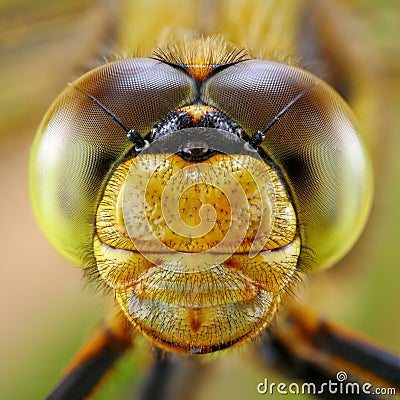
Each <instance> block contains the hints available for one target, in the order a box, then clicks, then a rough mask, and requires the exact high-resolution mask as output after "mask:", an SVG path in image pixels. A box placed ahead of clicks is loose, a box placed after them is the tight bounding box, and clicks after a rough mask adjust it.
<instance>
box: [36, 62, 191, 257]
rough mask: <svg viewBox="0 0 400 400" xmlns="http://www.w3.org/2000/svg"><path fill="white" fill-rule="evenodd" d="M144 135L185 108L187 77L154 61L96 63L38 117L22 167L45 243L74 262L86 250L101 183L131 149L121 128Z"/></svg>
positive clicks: (187, 94)
mask: <svg viewBox="0 0 400 400" xmlns="http://www.w3.org/2000/svg"><path fill="white" fill-rule="evenodd" d="M86 93H87V94H89V95H91V96H93V97H95V98H96V99H97V100H98V101H100V102H101V103H102V104H103V105H104V106H105V107H107V109H108V110H110V111H111V112H112V113H114V114H115V115H116V116H117V117H118V118H119V119H121V120H122V121H123V122H124V123H125V124H126V125H127V126H128V127H129V128H133V129H135V130H137V131H138V132H139V133H144V132H146V133H147V132H148V131H149V129H150V128H151V127H152V126H153V125H154V124H156V123H157V122H158V121H159V120H160V119H162V118H164V117H165V116H166V115H167V114H168V113H169V112H170V111H171V110H173V109H175V108H177V107H179V106H181V105H182V104H184V103H187V102H190V100H191V98H192V96H193V83H192V79H191V78H190V77H188V76H187V75H186V74H185V73H183V72H181V71H179V70H177V69H174V68H172V67H170V66H168V65H167V64H165V63H161V62H160V61H156V60H152V59H148V58H136V59H127V60H121V61H116V62H112V63H109V64H106V65H103V66H101V67H99V68H97V69H95V70H92V71H90V72H88V73H87V74H85V75H83V76H82V77H81V78H80V79H78V80H76V81H75V82H73V83H72V84H71V85H70V86H69V87H68V88H67V89H66V90H64V92H63V93H61V95H60V96H59V97H58V98H57V99H56V101H55V102H54V103H53V105H52V106H51V107H50V109H49V111H48V113H47V115H46V116H45V118H44V120H43V122H42V124H41V126H40V127H39V131H38V134H37V136H36V140H35V143H34V147H33V150H32V156H31V164H30V186H31V197H32V201H33V206H34V210H35V213H36V215H37V218H38V220H39V222H40V224H41V226H42V229H43V231H44V232H45V233H46V235H47V237H48V239H49V240H50V242H51V243H52V244H53V245H54V246H55V247H56V248H57V249H58V250H59V251H60V252H61V253H62V254H63V255H64V256H66V257H67V258H69V259H71V260H72V261H73V262H75V263H78V264H79V263H81V262H82V260H81V259H80V257H81V253H82V250H83V249H82V247H83V244H87V245H90V240H91V237H92V232H93V221H94V213H95V210H96V208H97V204H98V198H99V192H100V190H101V188H102V187H103V185H104V180H105V179H106V177H107V176H108V174H109V173H110V170H111V169H112V168H113V166H114V165H115V163H116V162H117V161H118V160H119V159H120V158H121V157H122V156H123V155H124V154H125V153H126V151H127V150H128V149H129V148H130V147H131V146H132V143H131V142H129V140H128V139H127V135H126V132H125V131H124V129H123V128H122V127H121V126H120V125H119V124H118V123H117V122H116V121H115V120H113V119H112V118H111V117H110V115H109V114H107V113H106V112H105V111H104V110H103V109H102V108H100V107H99V106H98V104H96V103H95V102H94V101H93V100H92V99H91V98H90V97H89V96H88V95H87V94H86Z"/></svg>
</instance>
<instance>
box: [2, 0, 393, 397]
mask: <svg viewBox="0 0 400 400" xmlns="http://www.w3.org/2000/svg"><path fill="white" fill-rule="evenodd" d="M132 3H135V1H132ZM136 3H138V2H136ZM178 3H179V2H177V4H178ZM247 3H249V4H250V7H256V2H253V1H251V0H248V2H247ZM320 3H323V7H327V8H328V9H329V7H331V6H332V7H334V9H335V10H336V7H338V10H339V14H337V15H339V16H345V18H343V19H342V18H338V19H337V20H336V21H335V23H336V24H337V26H336V28H335V29H336V30H337V31H338V32H340V34H341V35H342V36H341V37H342V43H341V46H342V47H341V46H339V47H338V48H336V49H335V51H336V53H335V54H336V55H337V53H339V56H340V54H341V56H342V57H346V59H347V60H348V66H347V67H346V68H349V74H350V75H353V76H354V77H359V78H360V77H361V78H363V79H366V80H369V82H367V83H366V82H365V81H363V82H360V85H365V88H363V90H362V91H361V93H362V96H361V97H360V98H357V97H355V98H354V99H353V100H354V102H355V104H353V105H354V107H355V109H356V112H357V114H358V115H359V117H360V120H361V124H362V125H363V126H364V127H365V131H366V132H367V134H368V138H367V139H368V143H369V144H370V147H371V151H372V155H373V160H374V168H375V171H376V195H375V203H374V207H373V210H372V215H371V219H370V222H369V224H368V226H367V229H366V231H365V233H364V235H363V236H362V238H361V239H360V241H359V242H358V243H357V245H356V246H355V248H354V250H353V251H352V253H351V254H350V255H349V256H347V257H346V259H345V260H343V262H341V263H340V264H339V265H338V266H336V267H335V268H333V269H331V270H329V271H325V272H323V273H321V274H317V275H315V276H313V277H311V278H310V280H309V282H308V283H307V284H305V285H304V288H301V289H300V293H299V298H301V299H302V301H303V302H304V303H305V304H309V305H310V307H311V308H312V309H314V310H316V311H317V312H318V313H319V314H320V315H323V316H324V317H326V318H328V319H332V320H334V321H336V322H340V323H343V324H345V325H347V326H349V327H352V328H355V329H357V330H359V331H361V332H363V333H364V334H365V335H367V336H369V337H371V338H372V339H374V340H375V341H377V342H379V343H381V344H382V345H383V346H384V347H386V348H387V349H389V350H391V351H394V352H397V353H399V354H400V334H399V332H400V317H399V305H400V300H399V282H400V270H399V265H400V263H399V261H398V258H399V249H400V240H399V235H398V227H399V226H400V157H399V154H400V138H399V130H400V117H399V113H398V111H397V110H399V109H400V100H399V99H400V95H399V93H400V76H399V73H400V45H399V41H398V34H399V28H400V3H399V2H398V1H397V0H392V1H390V0H381V1H379V2H377V1H374V0H363V1H362V0H359V1H357V0H348V1H346V0H343V1H340V0H337V1H335V0H332V1H322V2H320ZM115 4H116V3H113V2H111V1H110V2H107V1H89V0H86V1H78V0H69V1H65V2H51V1H44V0H41V1H36V2H34V1H32V0H17V1H11V0H10V1H8V0H0V184H1V186H2V189H1V194H0V213H1V214H0V215H1V225H0V226H1V228H2V229H1V230H0V243H1V252H2V257H1V262H0V277H1V278H0V304H1V313H0V335H1V336H0V337H1V342H0V355H1V357H0V397H1V398H2V399H7V400H14V399H15V400H19V399H41V398H44V396H45V394H46V393H47V392H48V390H49V389H50V388H51V387H52V385H53V384H54V383H55V382H56V380H57V379H58V377H59V374H60V372H61V371H62V369H63V367H64V366H65V365H66V364H67V363H68V361H69V360H70V359H71V357H72V356H73V354H74V353H75V352H76V350H77V349H78V348H79V347H80V346H81V344H82V343H83V342H84V341H85V339H86V338H87V337H89V336H90V333H91V331H92V330H93V329H94V328H95V327H96V326H97V324H98V323H99V322H100V321H101V319H102V317H103V316H104V315H105V313H106V312H105V310H106V309H107V307H109V304H108V301H107V300H105V299H103V297H102V296H101V294H99V293H95V291H94V290H93V289H92V288H89V287H86V286H85V282H84V281H83V280H82V278H81V271H80V270H79V269H77V268H74V267H72V266H71V265H69V264H68V263H67V262H65V261H63V260H62V259H61V258H60V257H59V255H58V254H56V253H55V252H54V251H53V250H52V249H51V248H50V246H49V245H48V244H47V242H46V241H45V239H44V238H43V236H42V234H41V232H40V231H39V229H38V227H37V225H36V222H35V221H34V218H33V215H32V212H31V209H30V204H29V195H28V190H27V170H28V158H29V149H30V145H31V142H32V140H33V137H34V134H35V130H36V127H37V126H38V125H39V122H40V120H41V118H42V116H43V115H44V113H45V111H46V109H47V107H48V106H49V105H50V103H51V102H52V101H53V99H54V98H55V97H56V96H57V94H58V93H59V92H60V91H61V90H62V89H63V87H64V86H65V84H66V82H68V81H71V80H72V79H74V78H76V77H78V76H79V75H80V73H81V72H82V71H85V70H87V69H89V68H91V67H92V66H93V65H95V64H96V63H97V61H98V59H99V57H100V56H101V55H102V54H106V55H109V54H110V53H112V51H113V48H112V41H111V40H110V38H112V37H113V35H114V34H115V30H116V29H117V28H118V26H119V23H116V21H118V20H119V19H120V18H122V17H124V18H125V25H126V24H128V25H129V21H130V20H129V18H132V19H131V20H134V18H138V19H139V18H140V19H141V21H142V24H143V25H144V26H145V25H146V18H147V20H148V18H149V16H143V15H141V14H138V15H134V16H131V17H128V16H127V15H125V13H124V12H122V13H120V9H119V8H118V7H117V6H116V5H115ZM185 4H186V6H185V7H190V5H188V3H185ZM230 4H231V6H232V7H235V5H236V3H235V1H234V0H232V1H230ZM153 6H154V5H153ZM179 10H180V8H179V7H178V6H177V7H176V9H175V10H171V15H172V17H173V15H174V13H179ZM311 10H312V8H311ZM205 15H206V14H205ZM145 17H146V18H145ZM172 17H171V18H172ZM210 18H211V17H210ZM277 18H278V16H277ZM127 19H128V22H127V21H126V20H127ZM166 20H168V18H167V17H166ZM349 27H350V28H349ZM149 29H150V28H149ZM354 32H356V36H353V33H354ZM280 35H282V33H281V34H280ZM278 36H279V35H278ZM134 50H137V49H134ZM356 53H357V54H356ZM352 54H354V60H355V61H354V60H353V59H352ZM360 60H362V62H360ZM365 76H366V78H365ZM361 78H360V79H361ZM368 96H370V97H368ZM247 347H248V346H245V349H244V350H235V351H232V352H230V353H228V354H227V355H223V356H222V357H217V358H216V359H215V360H213V362H212V363H211V362H210V363H209V371H210V372H209V373H206V374H205V375H204V377H203V379H202V380H203V382H202V383H203V385H202V386H201V387H199V388H198V387H196V388H193V390H194V391H196V393H198V398H201V399H203V398H208V399H217V398H231V399H241V398H246V399H250V398H262V396H261V395H257V393H256V386H257V383H258V382H261V381H262V380H263V379H264V377H266V376H271V375H270V373H269V372H268V371H266V369H262V367H261V366H260V364H259V362H257V361H255V360H254V357H253V354H252V351H251V349H248V348H247ZM150 357H151V350H150V347H149V346H148V344H147V343H146V342H145V341H143V340H142V341H140V343H139V344H138V345H137V346H136V352H135V354H134V355H133V356H131V357H127V358H126V359H124V360H123V362H122V363H121V365H120V366H119V367H118V372H117V373H115V374H114V375H112V377H111V380H112V382H114V383H115V384H114V385H112V384H111V385H108V387H107V388H105V391H104V392H103V394H102V395H99V396H97V397H96V398H99V399H113V398H119V397H117V396H120V395H121V396H122V394H121V393H124V391H125V390H126V389H125V385H126V384H127V382H131V383H129V385H131V386H132V385H133V386H134V385H135V384H136V383H137V382H139V381H140V379H141V376H142V372H141V371H142V367H143V366H145V365H146V364H147V363H148V362H149V359H150ZM211 371H212V372H211ZM278 379H280V378H278V377H277V378H276V381H278ZM120 383H121V384H120ZM121 387H122V389H121ZM298 398H300V397H298Z"/></svg>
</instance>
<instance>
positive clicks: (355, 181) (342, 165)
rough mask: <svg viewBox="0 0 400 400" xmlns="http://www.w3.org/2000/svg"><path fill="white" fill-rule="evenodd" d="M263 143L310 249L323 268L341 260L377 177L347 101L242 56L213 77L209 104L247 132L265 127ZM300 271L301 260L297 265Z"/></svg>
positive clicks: (299, 73)
mask: <svg viewBox="0 0 400 400" xmlns="http://www.w3.org/2000/svg"><path fill="white" fill-rule="evenodd" d="M299 94H302V95H301V96H300V97H299V98H298V100H297V101H296V102H295V103H294V104H292V105H291V106H290V108H289V109H288V110H287V112H285V113H284V114H283V115H282V116H281V117H280V118H279V121H277V122H276V123H275V124H274V125H273V126H272V127H271V128H270V129H269V130H268V132H267V133H266V138H265V140H264V141H263V143H262V148H263V149H264V150H265V152H266V153H267V155H268V156H269V157H270V158H271V159H272V160H273V162H274V164H275V165H276V166H277V167H278V169H279V170H280V172H281V174H282V175H283V177H284V179H285V181H286V183H287V185H288V187H289V191H290V194H291V197H292V199H293V201H294V205H295V208H296V212H297V215H298V219H299V229H300V233H301V236H302V244H303V247H304V249H306V250H305V251H303V253H302V254H303V255H304V254H305V253H307V251H308V252H309V253H310V257H307V259H310V258H312V259H313V260H314V262H313V263H312V265H311V266H310V265H308V268H309V269H310V268H311V269H320V268H324V267H327V266H330V265H332V264H334V263H335V262H337V261H338V260H339V259H340V258H341V257H342V256H343V255H344V254H345V253H346V252H347V251H348V250H349V249H350V248H351V247H352V245H353V244H354V242H355V240H356V239H357V238H358V236H359V234H360V232H361V230H362V228H363V226H364V224H365V220H366V218H367V215H368V211H369V206H370V201H371V192H372V176H371V167H370V163H369V160H368V156H367V155H366V152H365V149H364V145H363V143H362V139H361V137H360V135H359V129H358V126H357V124H356V122H355V119H354V116H353V114H352V112H351V110H350V109H349V107H348V106H347V104H346V103H345V102H344V101H343V99H342V98H341V97H340V96H339V95H338V94H337V93H336V92H335V91H334V90H333V89H332V88H331V87H330V86H329V85H327V84H326V83H325V82H323V81H322V80H320V79H318V78H317V77H316V76H314V75H312V74H310V73H308V72H307V71H304V70H303V69H300V68H296V67H293V66H289V65H284V64H280V63H276V62H271V61H265V60H249V61H243V62H241V63H238V64H236V65H233V66H230V67H228V68H226V69H224V70H222V71H220V72H219V73H217V74H215V75H213V76H212V77H210V78H209V79H208V81H207V84H206V85H205V87H204V90H203V96H204V99H205V101H206V102H207V103H208V104H210V105H212V106H214V107H216V108H217V109H219V110H220V111H221V112H223V113H225V114H226V115H227V116H228V117H229V118H231V119H232V120H233V121H235V122H237V123H238V124H239V125H240V126H241V127H242V128H243V129H244V130H245V131H246V132H248V133H254V132H257V131H258V130H263V129H264V128H265V127H266V126H267V125H268V124H269V123H270V122H271V121H272V120H273V119H274V118H275V117H276V116H277V115H278V114H279V113H280V111H281V110H282V109H284V108H285V107H286V106H287V105H288V104H289V103H290V102H291V101H292V100H293V99H295V98H296V96H299ZM300 268H301V263H300Z"/></svg>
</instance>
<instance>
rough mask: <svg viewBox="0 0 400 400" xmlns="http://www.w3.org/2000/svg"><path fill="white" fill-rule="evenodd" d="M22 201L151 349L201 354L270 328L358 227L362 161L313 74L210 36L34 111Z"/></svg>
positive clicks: (124, 64)
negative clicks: (298, 287) (303, 278)
mask: <svg viewBox="0 0 400 400" xmlns="http://www.w3.org/2000/svg"><path fill="white" fill-rule="evenodd" d="M30 171H31V195H32V200H33V204H34V209H35V212H36V215H37V217H38V220H39V222H40V224H41V226H42V228H43V230H44V232H45V233H46V235H47V237H48V238H49V240H50V241H51V242H52V244H53V245H54V246H55V247H56V248H57V249H58V250H59V251H60V252H61V253H62V254H63V255H64V256H66V257H68V258H69V259H70V260H72V261H74V262H75V263H77V264H79V265H82V267H83V268H85V269H86V270H87V271H89V274H90V276H94V277H96V278H97V279H98V280H99V281H100V282H102V284H103V285H105V286H106V287H109V288H111V289H112V290H113V291H114V294H115V297H116V299H117V301H118V304H119V306H120V308H121V309H122V311H123V312H124V314H125V315H126V316H127V318H128V320H129V321H130V322H131V323H132V326H133V327H134V328H136V329H138V330H139V331H141V332H142V333H143V334H144V335H145V336H147V337H149V338H150V339H151V340H153V341H154V342H155V343H156V344H157V345H159V346H161V347H163V348H166V349H169V350H173V351H180V352H191V353H208V352H212V351H216V350H219V349H223V348H226V347H229V346H232V345H234V344H237V343H241V342H243V341H244V340H246V339H249V338H251V337H253V336H255V335H257V334H258V333H259V332H260V331H261V330H263V329H264V328H265V327H266V326H268V324H269V323H270V322H271V320H272V318H273V317H274V314H275V312H276V310H277V307H278V305H279V303H280V301H281V299H282V296H283V295H284V294H285V293H287V292H288V291H290V288H291V287H292V286H293V283H294V282H296V279H297V277H298V275H299V274H300V273H303V272H310V271H315V270H319V269H322V268H325V267H328V266H331V265H332V264H334V263H335V262H337V261H338V260H339V259H340V258H341V257H342V256H343V255H344V254H345V253H346V252H347V251H348V250H349V249H350V248H351V246H352V245H353V244H354V242H355V240H356V239H357V237H358V235H359V233H360V231H361V230H362V228H363V225H364V223H365V220H366V217H367V214H368V210H369V204H370V197H371V183H370V182H371V177H370V166H369V163H368V157H367V156H366V154H365V152H364V148H363V144H362V142H361V139H360V137H359V133H358V130H357V126H356V123H355V121H354V117H353V116H352V113H351V111H350V110H349V108H348V106H347V105H346V104H345V103H344V101H343V100H342V99H341V98H340V97H339V96H338V94H337V93H336V92H335V91H334V90H333V89H331V88H330V87H329V86H328V85H327V84H326V83H324V82H323V81H321V80H320V79H318V78H317V77H315V76H314V75H312V74H310V73H308V72H306V71H304V70H302V69H300V68H297V67H294V66H289V65H285V64H280V63H276V62H272V61H266V60H258V59H253V58H252V57H250V56H249V55H248V54H247V53H246V52H243V51H240V50H238V49H235V48H229V47H227V45H226V44H225V43H223V41H221V40H220V39H207V40H206V39H200V40H198V39H194V40H191V41H189V42H185V43H183V42H182V43H177V44H174V45H172V46H169V47H162V48H160V49H158V50H157V51H156V52H155V53H154V57H153V58H133V59H123V60H119V61H114V62H111V63H108V64H106V65H104V66H101V67H99V68H97V69H95V70H93V71H91V72H89V73H87V74H85V75H84V76H83V77H81V78H80V79H78V80H77V81H75V82H73V83H72V84H71V85H70V86H69V87H68V88H67V89H66V90H65V91H64V92H63V93H62V94H61V95H60V97H59V98H58V99H57V100H56V101H55V103H54V104H53V105H52V107H51V108H50V109H49V111H48V114H47V115H46V117H45V118H44V120H43V122H42V125H41V126H40V128H39V132H38V134H37V137H36V141H35V144H34V148H33V151H32V157H31V169H30Z"/></svg>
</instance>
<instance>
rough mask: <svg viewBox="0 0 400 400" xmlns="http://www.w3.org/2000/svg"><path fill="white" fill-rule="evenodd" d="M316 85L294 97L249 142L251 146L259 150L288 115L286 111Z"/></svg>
mask: <svg viewBox="0 0 400 400" xmlns="http://www.w3.org/2000/svg"><path fill="white" fill-rule="evenodd" d="M314 86H315V85H311V86H309V87H307V88H305V89H303V90H302V91H301V92H300V93H299V94H298V95H297V96H296V97H294V98H293V99H292V100H290V101H289V103H288V104H287V105H286V106H285V107H283V108H282V110H281V111H279V112H278V114H276V115H275V117H274V118H272V120H271V121H270V122H268V124H267V126H266V127H265V128H264V129H263V130H260V131H257V132H256V133H255V134H254V135H253V136H252V137H251V138H250V140H249V145H250V146H251V147H253V148H254V149H257V148H258V146H260V144H261V143H262V142H263V141H264V140H265V138H266V136H267V132H268V131H269V130H270V129H271V128H272V127H273V126H274V125H275V124H276V123H277V122H278V121H279V120H280V118H281V117H282V115H283V114H285V113H286V111H288V110H289V108H290V107H291V106H292V105H293V104H295V103H297V102H298V101H299V100H300V99H301V98H302V97H303V96H304V95H305V94H307V93H308V92H309V91H310V90H311V89H312V88H313V87H314Z"/></svg>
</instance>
